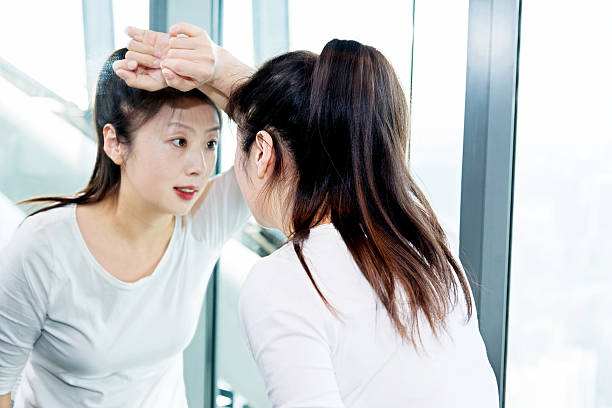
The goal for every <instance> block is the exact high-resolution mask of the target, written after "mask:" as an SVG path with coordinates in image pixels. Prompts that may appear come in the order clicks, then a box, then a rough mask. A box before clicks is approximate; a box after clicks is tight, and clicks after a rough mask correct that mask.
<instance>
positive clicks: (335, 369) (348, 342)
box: [239, 224, 499, 408]
mask: <svg viewBox="0 0 612 408" xmlns="http://www.w3.org/2000/svg"><path fill="white" fill-rule="evenodd" d="M304 256H305V259H306V260H307V262H308V264H309V266H310V268H311V272H312V275H313V278H314V279H315V281H316V282H317V284H318V286H319V288H320V289H321V292H322V293H323V294H324V296H325V297H326V299H327V300H328V301H329V303H330V304H331V305H332V306H334V307H335V308H336V309H337V310H339V312H340V314H341V316H340V317H341V320H339V319H338V318H336V317H335V316H334V315H333V314H332V313H331V312H330V311H329V309H328V308H327V307H326V306H325V304H324V303H323V301H322V300H321V298H320V297H319V295H318V294H317V292H316V290H315V288H314V286H313V285H312V283H311V282H310V280H309V278H308V276H307V275H306V272H305V271H304V269H303V267H302V266H301V264H300V262H299V260H298V258H297V255H296V253H295V251H294V249H293V246H292V245H287V246H285V247H283V248H281V249H279V250H278V251H276V252H274V253H273V254H272V255H270V256H268V257H266V258H262V259H261V260H260V261H259V262H258V263H257V264H256V265H255V266H254V267H253V270H252V271H251V273H250V274H249V276H248V277H247V280H246V282H245V283H244V286H243V288H242V290H241V295H240V302H239V311H240V320H241V322H242V326H243V330H244V332H245V334H246V338H247V343H248V345H249V348H250V351H251V354H252V355H253V357H254V359H255V361H256V362H257V365H258V366H259V369H260V371H261V373H262V375H263V378H264V381H265V383H266V388H267V391H268V397H269V398H270V401H271V402H272V405H273V406H274V407H279V408H289V407H308V408H316V407H325V408H332V407H334V408H335V407H338V408H340V407H351V408H373V407H385V408H396V407H397V408H400V407H402V408H406V407H418V408H449V407H453V408H498V407H499V402H498V392H497V384H496V381H495V375H494V373H493V370H492V369H491V365H490V364H489V361H488V359H487V355H486V350H485V347H484V343H483V341H482V338H481V336H480V333H479V331H478V322H477V318H476V316H475V314H474V315H473V317H472V318H471V320H470V321H469V322H468V323H467V324H466V312H467V311H466V305H465V302H464V301H463V302H459V303H458V304H457V306H456V307H455V308H454V310H453V311H452V312H451V313H450V314H449V315H448V318H447V321H446V323H447V325H448V335H446V336H445V335H441V338H440V340H436V339H435V338H434V337H433V335H432V333H431V331H430V330H429V326H428V325H427V323H426V322H421V326H420V327H421V335H422V340H423V345H424V349H425V352H423V351H422V350H421V351H419V352H417V351H416V350H415V348H414V347H413V346H412V345H411V344H408V343H403V342H402V341H401V340H400V337H399V335H398V334H397V332H396V331H395V330H394V328H393V326H392V324H391V321H390V320H389V318H388V316H387V312H386V310H385V308H384V306H382V304H380V303H379V302H377V297H376V294H375V292H374V291H373V290H372V288H371V286H370V285H369V283H368V282H367V280H366V279H365V277H364V276H363V274H362V273H361V271H360V270H359V269H358V267H357V265H356V263H355V261H354V260H353V258H352V256H351V254H350V252H349V251H348V249H347V247H346V245H345V244H344V241H343V240H342V238H341V236H340V234H339V233H338V231H337V230H336V229H335V228H334V227H333V225H331V224H325V225H321V226H318V227H316V228H313V229H312V230H311V233H310V238H309V239H308V240H307V241H306V243H305V244H304ZM460 299H461V298H460ZM474 310H475V308H474ZM449 336H450V337H449Z"/></svg>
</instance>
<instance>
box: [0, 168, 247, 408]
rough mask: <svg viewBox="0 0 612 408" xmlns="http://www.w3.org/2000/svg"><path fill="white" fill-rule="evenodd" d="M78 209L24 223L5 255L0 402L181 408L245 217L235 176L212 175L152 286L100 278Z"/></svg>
mask: <svg viewBox="0 0 612 408" xmlns="http://www.w3.org/2000/svg"><path fill="white" fill-rule="evenodd" d="M75 208H76V206H74V205H71V206H67V207H63V208H58V209H54V210H49V211H46V212H43V213H41V214H37V215H35V216H32V217H28V218H27V219H26V220H25V221H24V223H23V224H22V225H21V227H20V228H19V229H18V230H17V232H16V234H15V236H14V237H13V240H12V241H11V243H10V244H9V245H8V247H7V248H5V249H4V250H3V251H2V254H1V257H0V282H1V284H0V395H1V394H6V393H7V392H10V391H11V389H12V387H13V385H14V383H15V382H16V381H17V380H18V377H19V375H20V373H21V371H22V369H24V366H25V369H24V371H23V378H22V380H21V383H20V385H19V389H18V391H17V395H16V397H15V407H16V408H23V407H44V408H47V407H88V408H89V407H92V408H93V407H105V408H111V407H117V408H126V407H129V408H138V407H142V408H145V407H173V408H175V407H179V408H180V407H187V402H186V396H185V388H184V382H183V354H182V353H183V350H184V349H185V348H186V347H187V346H188V345H189V343H190V341H191V339H192V337H193V335H194V333H195V331H196V327H197V323H198V317H199V313H200V309H201V306H202V301H203V298H204V294H205V292H206V285H207V283H208V279H209V277H210V275H211V272H212V269H213V266H214V264H215V262H216V260H217V258H218V257H219V254H220V251H221V247H222V246H223V244H224V243H225V242H226V241H227V240H228V239H229V238H231V236H232V235H233V234H234V233H236V232H237V231H238V230H239V229H240V228H241V227H242V225H243V224H244V223H245V222H246V221H247V219H248V218H249V216H250V213H249V210H248V207H247V206H246V203H245V202H244V200H243V198H242V195H241V194H240V190H239V189H238V185H237V183H236V180H235V175H234V172H233V170H229V171H228V172H226V173H224V174H223V175H221V176H219V177H217V178H216V179H215V180H214V182H213V185H212V186H211V188H210V190H209V193H208V196H207V197H206V199H205V200H204V202H203V204H202V207H201V208H200V209H199V210H198V212H197V213H196V214H195V215H194V216H193V217H190V216H186V217H176V222H175V226H174V232H173V234H172V237H171V239H170V242H169V244H168V247H167V249H166V251H165V253H164V255H163V257H162V259H161V260H160V262H159V264H158V265H157V267H156V268H155V270H154V271H153V273H152V274H151V275H150V276H147V277H145V278H142V279H140V280H139V281H137V282H133V283H126V282H123V281H121V280H119V279H116V278H115V277H113V276H112V275H110V274H109V273H108V272H106V271H105V270H104V269H103V268H102V267H101V266H100V265H99V264H98V263H97V262H96V260H95V259H94V257H93V256H92V254H91V253H90V252H89V250H88V248H87V246H86V244H85V241H84V240H83V237H82V235H81V233H80V230H79V228H78V225H77V222H76V217H75Z"/></svg>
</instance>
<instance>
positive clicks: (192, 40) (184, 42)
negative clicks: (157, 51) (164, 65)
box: [168, 37, 202, 50]
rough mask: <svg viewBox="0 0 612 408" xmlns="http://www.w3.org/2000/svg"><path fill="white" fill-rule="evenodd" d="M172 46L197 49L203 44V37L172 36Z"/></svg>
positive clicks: (170, 41) (174, 47)
mask: <svg viewBox="0 0 612 408" xmlns="http://www.w3.org/2000/svg"><path fill="white" fill-rule="evenodd" d="M168 44H169V45H170V48H173V49H184V50H195V49H198V48H199V47H201V46H202V38H197V37H170V40H169V42H168Z"/></svg>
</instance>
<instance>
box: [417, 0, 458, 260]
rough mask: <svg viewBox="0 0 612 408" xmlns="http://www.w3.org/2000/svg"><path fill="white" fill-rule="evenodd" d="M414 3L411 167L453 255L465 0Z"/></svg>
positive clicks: (456, 217) (456, 252) (456, 215)
mask: <svg viewBox="0 0 612 408" xmlns="http://www.w3.org/2000/svg"><path fill="white" fill-rule="evenodd" d="M415 3H416V4H415V17H414V38H415V40H414V57H413V58H414V67H413V75H412V116H411V119H412V124H411V128H412V135H411V138H410V161H411V169H412V172H413V176H414V177H415V179H416V181H417V183H418V184H419V186H420V187H421V188H422V189H423V191H424V193H425V195H426V196H427V198H428V199H429V202H430V204H431V205H432V207H433V209H434V211H435V213H436V215H437V216H438V220H439V221H440V223H441V224H442V227H443V228H444V230H445V231H446V234H447V237H448V240H449V243H450V245H451V247H452V249H453V251H454V253H455V255H457V254H458V249H459V212H460V204H461V203H460V202H461V165H462V157H463V115H464V108H465V75H466V73H465V69H466V62H467V29H468V8H469V1H468V0H435V1H431V0H428V1H419V0H417V1H416V2H415ZM441 10H444V12H441Z"/></svg>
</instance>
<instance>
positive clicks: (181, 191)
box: [174, 186, 198, 201]
mask: <svg viewBox="0 0 612 408" xmlns="http://www.w3.org/2000/svg"><path fill="white" fill-rule="evenodd" d="M174 191H175V192H176V194H177V195H178V196H179V197H180V198H182V199H183V200H186V201H189V200H191V199H193V197H194V196H195V194H196V193H197V191H198V189H197V188H196V187H194V186H185V187H174Z"/></svg>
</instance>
